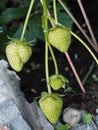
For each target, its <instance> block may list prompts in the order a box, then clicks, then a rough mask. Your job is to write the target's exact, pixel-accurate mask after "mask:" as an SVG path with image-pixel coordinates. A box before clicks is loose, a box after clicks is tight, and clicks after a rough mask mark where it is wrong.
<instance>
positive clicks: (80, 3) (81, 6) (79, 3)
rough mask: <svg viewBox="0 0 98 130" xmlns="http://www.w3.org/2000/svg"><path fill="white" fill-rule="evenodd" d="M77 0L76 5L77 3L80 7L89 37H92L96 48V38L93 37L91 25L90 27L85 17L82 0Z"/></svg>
mask: <svg viewBox="0 0 98 130" xmlns="http://www.w3.org/2000/svg"><path fill="white" fill-rule="evenodd" d="M77 2H78V5H79V7H80V9H81V12H82V15H83V17H84V20H85V22H86V25H87V28H88V30H89V33H90V35H91V38H92V40H93V42H94V44H95V46H96V47H97V49H98V45H97V41H96V38H95V36H94V33H93V30H92V27H91V25H90V23H89V20H88V17H87V15H86V12H85V9H84V7H83V4H82V1H81V0H77Z"/></svg>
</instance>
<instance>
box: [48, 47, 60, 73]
mask: <svg viewBox="0 0 98 130" xmlns="http://www.w3.org/2000/svg"><path fill="white" fill-rule="evenodd" d="M48 46H49V50H50V53H51V56H52V59H53V62H54V66H55V74H58V66H57V62H56V58H55V55H54V53H53V50H52V47H51V45H50V44H48Z"/></svg>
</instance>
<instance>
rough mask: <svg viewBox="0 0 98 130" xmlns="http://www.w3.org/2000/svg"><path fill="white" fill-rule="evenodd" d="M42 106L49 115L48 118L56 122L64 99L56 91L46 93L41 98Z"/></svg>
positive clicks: (53, 122) (46, 114)
mask: <svg viewBox="0 0 98 130" xmlns="http://www.w3.org/2000/svg"><path fill="white" fill-rule="evenodd" d="M39 105H40V108H41V109H42V111H43V113H44V114H45V116H46V117H47V119H48V120H49V121H50V122H51V123H52V124H55V123H56V122H57V120H58V118H59V116H60V114H61V110H62V106H63V101H62V99H61V98H60V97H59V96H58V95H57V94H55V93H51V94H49V93H45V94H44V95H42V97H41V98H40V100H39Z"/></svg>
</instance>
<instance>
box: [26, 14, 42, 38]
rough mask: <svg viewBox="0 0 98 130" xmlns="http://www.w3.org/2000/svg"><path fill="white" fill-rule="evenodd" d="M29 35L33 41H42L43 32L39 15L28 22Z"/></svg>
mask: <svg viewBox="0 0 98 130" xmlns="http://www.w3.org/2000/svg"><path fill="white" fill-rule="evenodd" d="M28 30H29V31H28V32H29V35H31V37H32V38H33V39H40V40H44V35H43V30H42V27H41V14H37V15H35V16H33V17H32V18H31V19H30V21H29V29H28Z"/></svg>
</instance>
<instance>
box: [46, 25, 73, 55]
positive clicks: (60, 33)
mask: <svg viewBox="0 0 98 130" xmlns="http://www.w3.org/2000/svg"><path fill="white" fill-rule="evenodd" d="M48 41H49V43H50V44H51V45H52V46H54V47H55V48H56V49H58V50H59V51H61V52H65V51H67V50H68V48H69V46H70V44H71V34H70V32H69V30H68V29H67V28H65V27H58V26H56V27H54V28H52V29H51V30H50V31H49V33H48Z"/></svg>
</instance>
